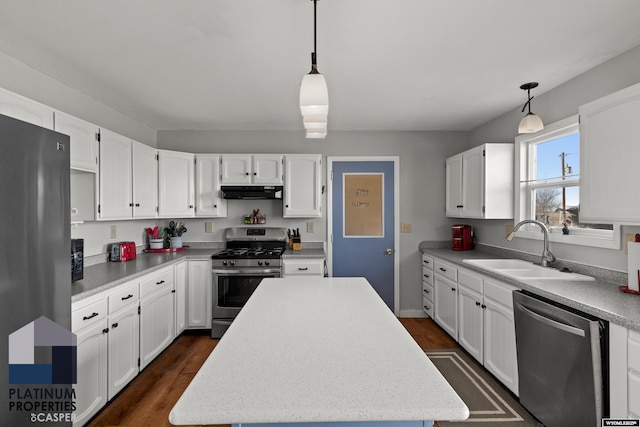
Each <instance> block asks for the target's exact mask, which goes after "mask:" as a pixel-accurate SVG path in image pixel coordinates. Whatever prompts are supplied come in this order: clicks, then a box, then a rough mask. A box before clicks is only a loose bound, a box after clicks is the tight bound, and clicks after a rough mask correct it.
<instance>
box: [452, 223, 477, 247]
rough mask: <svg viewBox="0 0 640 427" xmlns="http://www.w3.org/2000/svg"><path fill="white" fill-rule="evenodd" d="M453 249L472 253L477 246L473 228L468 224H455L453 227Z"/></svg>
mask: <svg viewBox="0 0 640 427" xmlns="http://www.w3.org/2000/svg"><path fill="white" fill-rule="evenodd" d="M451 234H452V238H451V249H453V250H454V251H470V250H471V249H473V247H474V246H475V236H474V234H473V227H471V226H470V225H468V224H454V225H453V226H452V227H451Z"/></svg>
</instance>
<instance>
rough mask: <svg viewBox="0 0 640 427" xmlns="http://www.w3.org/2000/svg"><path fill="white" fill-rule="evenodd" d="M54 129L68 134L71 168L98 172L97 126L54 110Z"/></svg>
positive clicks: (98, 132) (98, 131) (98, 130)
mask: <svg viewBox="0 0 640 427" xmlns="http://www.w3.org/2000/svg"><path fill="white" fill-rule="evenodd" d="M54 130H55V131H57V132H60V133H64V134H65V135H69V140H70V142H71V147H70V150H69V157H70V159H69V160H70V162H71V169H78V170H81V171H85V172H92V173H97V172H98V135H99V134H100V128H99V127H98V126H96V125H94V124H91V123H89V122H85V121H84V120H80V119H78V118H76V117H73V116H70V115H68V114H65V113H63V112H61V111H56V112H55V123H54Z"/></svg>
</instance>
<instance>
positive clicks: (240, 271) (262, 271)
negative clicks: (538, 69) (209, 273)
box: [213, 268, 280, 276]
mask: <svg viewBox="0 0 640 427" xmlns="http://www.w3.org/2000/svg"><path fill="white" fill-rule="evenodd" d="M213 273H214V274H252V275H254V276H261V275H267V274H275V273H278V274H280V269H279V268H263V269H257V268H239V269H233V268H222V269H215V268H214V269H213Z"/></svg>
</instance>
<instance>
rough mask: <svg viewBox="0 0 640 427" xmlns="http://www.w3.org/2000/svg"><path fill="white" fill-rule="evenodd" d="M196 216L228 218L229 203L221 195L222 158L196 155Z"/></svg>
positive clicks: (213, 155) (214, 155) (210, 155)
mask: <svg viewBox="0 0 640 427" xmlns="http://www.w3.org/2000/svg"><path fill="white" fill-rule="evenodd" d="M196 216H200V217H207V218H216V217H226V216H227V201H226V200H225V199H223V198H222V194H221V193H220V156H219V155H217V154H196Z"/></svg>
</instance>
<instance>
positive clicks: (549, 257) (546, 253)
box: [507, 219, 556, 267]
mask: <svg viewBox="0 0 640 427" xmlns="http://www.w3.org/2000/svg"><path fill="white" fill-rule="evenodd" d="M522 224H536V225H537V226H539V227H540V228H541V229H542V234H544V249H543V251H542V261H541V263H540V264H541V265H542V266H543V267H550V264H551V263H552V262H553V261H555V260H556V257H555V256H553V254H552V253H551V251H550V250H549V228H548V227H547V226H546V224H544V223H542V222H540V221H536V220H535V219H525V220H523V221H520V222H519V223H517V224H516V226H515V227H513V231H512V232H511V233H509V235H508V236H507V240H508V241H511V240H513V236H514V233H515V232H516V231H518V229H519V228H520V227H521V226H522Z"/></svg>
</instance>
